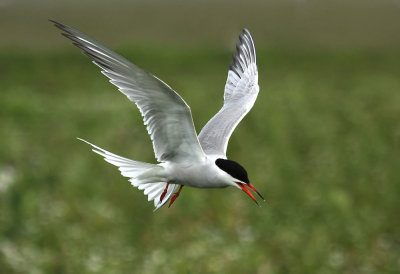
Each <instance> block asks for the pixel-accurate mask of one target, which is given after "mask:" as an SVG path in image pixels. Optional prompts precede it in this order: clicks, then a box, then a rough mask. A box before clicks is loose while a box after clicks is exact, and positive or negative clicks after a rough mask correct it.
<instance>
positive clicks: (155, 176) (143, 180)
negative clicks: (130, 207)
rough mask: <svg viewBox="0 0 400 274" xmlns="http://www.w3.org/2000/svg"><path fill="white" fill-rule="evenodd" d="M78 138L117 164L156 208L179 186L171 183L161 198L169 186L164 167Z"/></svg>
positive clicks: (111, 162)
mask: <svg viewBox="0 0 400 274" xmlns="http://www.w3.org/2000/svg"><path fill="white" fill-rule="evenodd" d="M78 139H79V140H81V141H82V142H85V143H87V144H89V145H91V146H92V148H93V149H92V150H93V152H96V153H97V154H99V155H101V156H103V157H104V160H105V161H107V162H109V163H110V164H112V165H114V166H117V167H118V169H119V171H120V172H121V174H122V176H124V177H128V178H129V181H130V182H131V184H132V186H134V187H137V188H138V189H140V190H143V191H144V195H147V200H148V201H153V200H154V207H155V209H154V210H157V209H159V208H160V207H162V206H163V205H164V204H165V203H166V202H167V201H168V200H169V199H170V198H171V197H172V195H173V194H174V192H175V190H177V188H178V187H179V185H178V184H169V185H168V190H167V192H166V193H165V194H164V197H163V198H162V199H161V196H162V195H163V192H164V190H165V187H166V186H167V183H166V181H167V178H165V177H164V176H163V175H164V174H163V168H162V167H160V166H158V165H153V164H149V163H143V162H139V161H134V160H131V159H128V158H124V157H121V156H118V155H116V154H114V153H111V152H109V151H107V150H105V149H102V148H101V147H98V146H96V145H93V144H92V143H89V142H88V141H86V140H83V139H80V138H78Z"/></svg>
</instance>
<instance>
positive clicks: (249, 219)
mask: <svg viewBox="0 0 400 274" xmlns="http://www.w3.org/2000/svg"><path fill="white" fill-rule="evenodd" d="M66 43H67V42H66ZM120 52H122V53H123V54H124V55H125V56H127V57H128V58H129V59H131V60H133V61H134V62H135V63H136V64H138V65H140V66H141V67H143V68H145V69H147V70H149V71H151V72H153V73H154V74H156V75H157V76H158V77H160V78H161V79H163V80H165V81H166V82H167V83H169V84H170V85H171V86H172V87H173V88H174V89H175V90H177V91H178V92H179V93H180V94H181V95H182V96H183V98H184V99H185V100H186V101H187V103H188V104H189V105H190V106H191V108H192V113H193V115H194V121H195V125H196V128H197V131H199V130H200V129H201V127H202V126H203V125H204V124H205V123H206V121H207V120H208V119H209V118H210V117H211V116H212V115H213V114H214V113H215V112H216V111H217V110H218V109H219V107H220V106H221V104H222V94H223V87H224V84H225V79H226V73H227V68H228V63H229V62H230V52H227V51H226V50H225V49H218V48H208V49H207V48H205V49H202V50H200V49H191V50H184V49H182V48H171V49H169V50H165V49H163V48H161V47H156V46H154V47H150V48H144V47H137V48H135V47H133V48H132V47H130V48H129V49H128V48H123V49H121V50H120ZM0 60H1V63H2V66H1V67H0V82H1V83H2V84H1V85H2V88H1V97H0V98H1V100H0V125H1V130H0V208H1V211H0V272H1V273H156V272H157V273H398V270H399V269H400V260H399V257H400V228H399V227H400V218H399V216H400V204H399V193H400V184H399V182H400V169H399V167H400V157H399V155H400V146H399V145H400V142H399V140H400V139H399V138H400V107H399V106H400V104H399V102H400V93H399V91H400V78H399V75H400V66H399V63H400V54H399V53H398V52H394V51H393V52H392V51H386V52H383V51H365V52H355V51H311V50H310V51H289V50H287V51H285V50H277V49H271V48H270V49H265V50H263V49H262V48H259V51H258V60H259V62H258V63H259V71H260V86H261V90H260V94H259V98H258V101H257V102H256V104H255V106H254V108H253V110H252V111H251V112H250V114H249V115H248V116H247V117H246V118H245V119H244V121H243V122H242V123H241V124H240V126H239V127H238V128H237V130H236V131H235V133H234V134H233V136H232V138H231V142H230V145H229V148H228V156H229V157H230V158H231V159H234V160H237V161H239V162H240V163H241V164H243V165H244V166H245V167H246V169H247V170H248V172H249V175H250V180H251V181H252V183H253V184H254V185H255V186H256V187H257V188H258V189H259V190H260V191H261V193H263V195H264V196H265V198H266V200H267V201H266V203H262V207H260V208H258V207H257V206H256V205H255V204H254V203H253V202H252V201H251V200H250V199H249V198H248V197H247V196H246V195H244V194H243V193H241V192H240V191H238V190H237V189H233V188H228V189H220V190H219V189H217V190H197V189H190V188H184V189H183V191H182V193H181V196H180V197H179V199H178V200H177V201H176V202H175V204H174V205H173V206H172V207H171V208H170V209H168V208H162V209H160V210H159V211H157V212H155V213H153V206H152V204H151V203H148V202H147V199H146V197H145V196H144V195H143V194H142V192H141V191H139V190H137V189H134V188H132V187H131V186H130V184H129V182H128V181H127V180H126V179H125V178H123V177H122V176H120V174H119V172H118V170H117V169H116V168H115V167H113V166H111V165H109V164H108V163H106V162H104V161H103V160H102V159H101V157H99V156H98V155H96V154H94V153H92V152H91V151H90V149H89V147H88V146H87V145H86V144H84V143H81V142H79V141H78V140H76V137H82V138H86V139H88V140H90V141H92V142H94V143H95V144H97V145H99V146H102V147H104V148H105V149H108V150H110V151H112V152H115V153H117V154H121V155H123V156H126V157H130V158H133V159H136V160H141V161H149V162H154V161H155V160H154V156H153V152H152V146H151V142H150V139H149V137H148V136H147V133H146V131H145V127H144V126H143V123H142V119H141V117H140V114H139V111H138V110H137V109H136V107H135V105H134V104H132V103H130V102H129V101H128V100H127V99H126V98H125V97H124V96H123V95H121V94H119V92H118V91H117V90H116V88H115V87H114V86H112V85H111V84H109V83H108V82H107V80H106V78H105V77H104V76H102V75H101V74H100V73H99V69H98V68H97V67H95V66H94V65H92V64H91V63H90V61H89V60H88V58H86V57H85V56H83V55H81V54H80V53H79V52H78V51H77V50H75V51H72V49H71V51H68V52H61V51H59V52H54V53H51V54H45V53H42V54H40V53H34V54H33V53H25V54H24V53H20V52H17V51H9V50H7V51H6V50H3V51H0Z"/></svg>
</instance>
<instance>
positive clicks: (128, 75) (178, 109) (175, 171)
mask: <svg viewBox="0 0 400 274" xmlns="http://www.w3.org/2000/svg"><path fill="white" fill-rule="evenodd" d="M50 21H51V22H53V23H54V25H55V26H56V27H58V28H59V29H61V30H62V31H63V33H62V35H64V36H65V37H67V38H69V39H70V40H72V41H73V44H74V45H75V46H77V47H78V48H80V49H81V50H82V51H83V53H84V54H86V55H87V56H89V57H90V58H91V59H93V63H94V64H96V65H97V66H99V67H100V68H101V69H102V71H101V72H102V73H103V74H104V75H105V76H107V77H108V78H109V79H110V82H111V83H112V84H114V85H115V86H117V87H118V89H119V91H120V92H122V93H123V94H125V95H126V96H127V97H128V99H129V100H131V101H133V102H135V103H136V105H137V107H138V108H139V110H140V112H141V114H142V115H143V119H144V124H145V125H146V127H147V131H148V133H149V135H150V138H151V140H152V143H153V148H154V153H155V157H156V158H157V160H158V162H159V163H158V164H150V163H144V162H139V161H135V160H130V159H127V158H124V157H121V156H118V155H116V154H113V153H111V152H108V151H106V150H104V149H102V148H100V147H98V146H96V145H93V144H91V143H89V142H88V141H85V140H83V139H80V138H78V139H79V140H81V141H84V142H86V143H88V144H89V145H91V146H92V147H93V149H92V150H93V151H94V152H96V153H97V154H100V155H101V156H103V157H104V159H105V160H106V161H107V162H109V163H111V164H113V165H115V166H117V167H118V169H119V170H120V172H121V174H122V176H125V177H128V178H130V179H129V181H130V182H131V184H132V185H133V186H134V187H137V188H138V189H141V190H144V194H145V195H147V197H148V200H149V201H152V200H153V201H154V206H155V209H154V210H157V209H158V208H160V207H161V206H163V205H164V204H165V203H166V202H167V201H168V200H170V203H169V206H171V205H172V203H173V202H174V201H175V199H176V198H177V197H178V196H179V193H180V191H181V190H182V187H183V186H191V187H197V188H222V187H227V186H234V187H237V188H239V189H241V190H243V191H244V192H245V193H246V194H247V195H249V196H250V197H251V198H252V199H253V201H254V202H256V203H257V201H256V199H255V198H254V196H253V195H252V194H251V193H250V191H249V189H248V188H250V189H252V190H253V191H255V192H256V193H257V194H258V195H259V196H260V197H261V198H262V199H264V198H263V197H262V195H261V194H260V193H259V192H258V191H257V190H256V188H255V187H254V186H253V185H252V184H251V183H250V181H249V178H248V175H247V172H246V170H245V169H244V168H243V167H242V166H241V165H240V164H238V163H237V162H235V161H232V160H228V159H227V157H226V149H227V146H228V141H229V138H230V136H231V134H232V132H233V130H234V129H235V127H236V126H237V125H238V123H239V122H240V121H241V120H242V119H243V117H244V116H245V115H246V114H247V113H248V112H249V111H250V109H251V108H252V107H253V105H254V102H255V100H256V98H257V95H258V91H259V86H258V70H257V64H256V51H255V47H254V42H253V38H252V37H251V35H250V32H249V31H248V30H247V29H244V30H243V33H242V34H240V36H239V39H240V42H239V43H238V44H237V46H236V48H237V53H236V54H234V55H233V62H232V63H231V64H230V69H229V72H228V79H227V81H226V85H225V91H224V105H223V107H222V108H221V110H220V111H219V112H218V113H217V114H216V115H215V116H214V117H213V118H212V119H211V120H210V121H208V123H207V124H206V125H205V126H204V128H203V129H202V130H201V132H200V134H199V136H198V137H197V135H196V131H195V128H194V125H193V119H192V115H191V111H190V108H189V106H188V105H187V104H186V102H185V101H184V100H183V99H182V97H181V96H179V95H178V94H177V93H176V92H175V91H174V90H173V89H172V88H170V87H169V86H168V85H167V84H165V83H164V82H163V81H161V80H160V79H158V78H157V77H155V76H154V75H152V74H150V73H148V72H147V71H144V70H142V69H140V68H139V67H137V66H136V65H134V64H132V63H131V62H129V61H128V60H127V59H125V58H124V57H122V56H121V55H119V54H117V53H115V52H114V51H112V50H111V49H109V48H107V47H105V46H103V45H102V44H100V43H99V42H97V41H95V40H94V39H92V38H90V37H88V36H87V35H85V34H83V33H81V32H79V31H77V30H75V29H73V28H71V27H69V26H66V25H63V24H61V23H58V22H56V21H53V20H50ZM178 188H179V190H177V189H178ZM257 204H258V203H257Z"/></svg>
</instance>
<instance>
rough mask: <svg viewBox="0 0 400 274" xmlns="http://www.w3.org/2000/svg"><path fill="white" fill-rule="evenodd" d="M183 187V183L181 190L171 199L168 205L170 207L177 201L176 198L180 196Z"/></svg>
mask: <svg viewBox="0 0 400 274" xmlns="http://www.w3.org/2000/svg"><path fill="white" fill-rule="evenodd" d="M182 187H183V185H181V186H180V187H179V190H178V191H177V192H176V193H175V194H174V196H172V198H171V201H170V202H169V205H168V207H170V206H171V205H172V204H173V203H174V202H175V200H176V198H178V196H179V194H180V193H181V190H182Z"/></svg>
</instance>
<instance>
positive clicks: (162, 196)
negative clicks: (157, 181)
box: [160, 182, 169, 203]
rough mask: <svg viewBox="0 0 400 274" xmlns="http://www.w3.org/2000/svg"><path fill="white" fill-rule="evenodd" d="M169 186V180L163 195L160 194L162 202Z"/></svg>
mask: <svg viewBox="0 0 400 274" xmlns="http://www.w3.org/2000/svg"><path fill="white" fill-rule="evenodd" d="M168 186H169V183H168V182H167V186H166V187H165V189H164V191H163V193H162V194H161V196H160V203H161V202H162V200H163V199H164V197H165V194H167V190H168Z"/></svg>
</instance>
